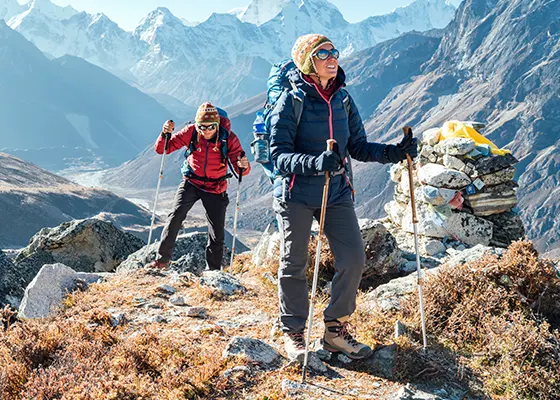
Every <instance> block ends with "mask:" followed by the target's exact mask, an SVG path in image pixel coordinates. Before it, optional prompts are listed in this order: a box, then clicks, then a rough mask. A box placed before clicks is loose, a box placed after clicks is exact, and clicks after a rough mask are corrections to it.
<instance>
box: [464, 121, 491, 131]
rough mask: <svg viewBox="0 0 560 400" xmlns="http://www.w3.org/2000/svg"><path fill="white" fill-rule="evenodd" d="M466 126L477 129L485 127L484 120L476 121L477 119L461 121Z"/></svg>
mask: <svg viewBox="0 0 560 400" xmlns="http://www.w3.org/2000/svg"><path fill="white" fill-rule="evenodd" d="M461 122H462V123H463V124H465V125H466V126H469V127H471V128H473V129H475V130H477V131H481V130H483V129H484V128H486V124H485V123H484V122H477V121H461Z"/></svg>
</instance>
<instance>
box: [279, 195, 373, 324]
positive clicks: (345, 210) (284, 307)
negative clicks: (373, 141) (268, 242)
mask: <svg viewBox="0 0 560 400" xmlns="http://www.w3.org/2000/svg"><path fill="white" fill-rule="evenodd" d="M273 207H274V211H276V217H277V220H278V228H279V230H280V235H281V237H282V243H281V249H280V268H279V270H278V297H279V299H280V321H281V323H282V330H283V331H284V332H302V331H303V330H304V328H305V324H306V321H307V314H308V312H309V297H308V286H307V278H306V274H305V272H306V269H307V262H308V248H307V247H308V245H309V238H310V235H311V224H312V222H313V218H314V217H315V219H317V220H319V218H320V215H321V209H320V208H310V207H308V206H305V205H303V204H298V203H291V202H282V201H279V200H278V199H274V205H273ZM324 232H325V235H326V237H327V239H328V241H329V245H330V248H331V251H332V252H333V255H334V259H335V261H334V268H335V271H336V273H335V275H334V278H333V282H332V290H331V301H330V303H329V306H328V307H327V308H326V310H325V312H324V319H325V320H327V321H329V320H335V319H337V318H341V317H344V316H347V315H350V314H352V313H353V312H354V311H355V309H356V295H357V292H358V286H359V284H360V280H361V278H362V273H363V270H364V266H365V251H364V243H363V240H362V235H361V232H360V227H359V225H358V219H357V217H356V213H355V211H354V204H353V203H352V201H351V200H348V201H345V202H343V203H341V204H335V205H332V206H329V207H327V211H326V216H325V229H324ZM313 267H314V266H311V268H313Z"/></svg>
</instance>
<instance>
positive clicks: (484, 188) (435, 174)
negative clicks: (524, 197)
mask: <svg viewBox="0 0 560 400" xmlns="http://www.w3.org/2000/svg"><path fill="white" fill-rule="evenodd" d="M464 124H465V125H466V126H468V127H471V128H473V129H476V130H481V129H483V128H484V127H485V125H484V124H481V123H476V122H465V123H464ZM517 162H518V160H517V159H516V158H515V157H514V156H513V155H511V154H505V155H494V154H492V152H491V147H490V145H486V144H483V145H480V144H477V143H476V142H475V141H473V140H472V139H469V138H447V139H442V137H441V129H440V128H434V129H430V130H428V131H426V132H424V134H423V138H422V142H421V144H420V151H419V157H418V158H417V159H416V160H415V162H414V169H413V174H414V183H415V189H414V193H415V199H416V209H417V215H418V233H419V234H420V235H421V236H422V240H423V241H431V242H432V243H433V242H434V240H433V239H436V240H437V241H440V242H442V243H443V244H445V245H448V242H450V241H454V240H456V241H460V242H462V243H464V244H465V245H467V246H475V245H478V244H482V245H484V246H489V245H490V246H494V247H507V246H508V245H509V244H510V243H511V242H512V241H513V240H518V239H520V238H522V237H523V236H524V234H525V231H524V228H523V224H522V222H521V219H520V218H519V216H518V215H517V213H516V211H514V208H515V206H516V205H517V196H516V191H517V187H518V185H517V183H516V182H515V181H514V175H515V167H514V165H515V164H516V163H517ZM390 175H391V180H392V181H393V182H395V194H394V197H393V200H392V201H391V202H389V203H387V204H386V205H385V211H386V212H387V214H388V216H389V218H390V220H391V223H392V225H395V226H396V227H400V228H401V229H402V230H404V231H405V232H408V233H413V232H414V231H413V225H412V217H411V213H412V211H411V206H410V187H409V178H408V169H407V165H406V161H405V162H402V163H399V164H396V165H394V166H393V167H392V168H391V171H390Z"/></svg>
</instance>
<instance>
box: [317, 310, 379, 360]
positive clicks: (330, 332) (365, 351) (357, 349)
mask: <svg viewBox="0 0 560 400" xmlns="http://www.w3.org/2000/svg"><path fill="white" fill-rule="evenodd" d="M341 321H342V322H341ZM348 327H349V324H348V317H343V318H340V319H339V320H334V321H328V322H325V336H323V346H324V348H325V350H328V351H330V352H331V353H339V352H340V353H344V354H346V355H347V356H348V357H350V358H351V359H353V360H360V359H362V358H367V357H369V356H371V354H372V353H373V350H371V347H369V346H367V345H365V344H363V343H360V342H358V341H357V340H355V339H354V338H353V337H352V335H351V334H350V332H348Z"/></svg>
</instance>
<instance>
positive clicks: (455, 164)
mask: <svg viewBox="0 0 560 400" xmlns="http://www.w3.org/2000/svg"><path fill="white" fill-rule="evenodd" d="M443 165H445V167H447V168H450V169H456V170H457V171H462V170H463V169H464V168H465V167H466V165H465V163H464V162H463V161H461V160H459V159H458V158H457V157H454V156H450V155H449V154H444V155H443Z"/></svg>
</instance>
